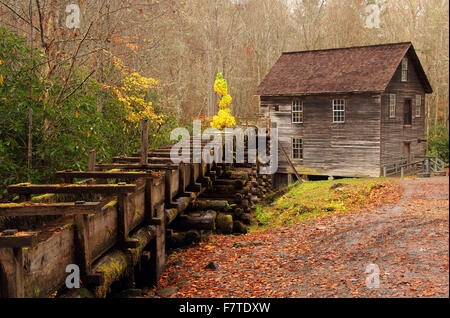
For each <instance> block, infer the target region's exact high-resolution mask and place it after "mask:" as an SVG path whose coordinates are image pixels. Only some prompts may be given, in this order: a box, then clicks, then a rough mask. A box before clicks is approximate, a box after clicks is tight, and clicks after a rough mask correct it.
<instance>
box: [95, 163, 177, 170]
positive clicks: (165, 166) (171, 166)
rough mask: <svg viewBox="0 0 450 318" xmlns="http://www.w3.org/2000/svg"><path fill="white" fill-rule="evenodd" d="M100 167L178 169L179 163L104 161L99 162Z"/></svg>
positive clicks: (98, 166)
mask: <svg viewBox="0 0 450 318" xmlns="http://www.w3.org/2000/svg"><path fill="white" fill-rule="evenodd" d="M96 167H97V168H98V169H124V170H128V169H133V170H177V169H178V165H175V164H148V165H141V164H126V163H102V164H97V165H96Z"/></svg>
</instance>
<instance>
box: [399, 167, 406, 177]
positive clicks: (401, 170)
mask: <svg viewBox="0 0 450 318" xmlns="http://www.w3.org/2000/svg"><path fill="white" fill-rule="evenodd" d="M404 174H405V173H404V168H403V166H402V167H401V168H400V176H401V177H402V178H403V176H404Z"/></svg>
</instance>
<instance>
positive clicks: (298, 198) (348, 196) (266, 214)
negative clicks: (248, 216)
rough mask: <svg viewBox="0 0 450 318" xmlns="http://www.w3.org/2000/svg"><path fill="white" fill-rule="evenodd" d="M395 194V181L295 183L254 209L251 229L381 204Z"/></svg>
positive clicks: (358, 180)
mask: <svg viewBox="0 0 450 318" xmlns="http://www.w3.org/2000/svg"><path fill="white" fill-rule="evenodd" d="M398 192H399V186H398V185H397V184H396V183H395V182H393V181H392V180H387V179H383V178H374V179H340V180H327V181H308V182H304V183H302V184H301V185H299V184H298V183H294V184H293V185H291V186H290V187H289V191H288V192H287V193H286V194H285V195H283V196H282V197H280V198H279V199H277V200H275V201H274V202H273V203H272V204H270V205H258V206H257V209H256V219H257V222H258V223H259V226H256V227H253V228H252V230H258V229H264V228H266V227H277V226H283V225H289V224H295V223H301V222H305V221H308V220H311V219H315V218H317V217H322V216H326V215H329V214H333V213H342V212H348V211H357V210H359V209H361V208H368V207H370V206H376V205H381V204H382V203H383V202H384V201H385V200H386V199H387V198H388V197H389V196H390V195H393V194H395V193H398ZM394 197H395V195H394V196H392V198H394Z"/></svg>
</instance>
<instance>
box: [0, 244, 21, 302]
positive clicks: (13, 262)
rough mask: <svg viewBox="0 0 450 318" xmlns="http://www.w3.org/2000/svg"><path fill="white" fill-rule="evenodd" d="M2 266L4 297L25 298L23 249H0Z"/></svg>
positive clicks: (0, 263)
mask: <svg viewBox="0 0 450 318" xmlns="http://www.w3.org/2000/svg"><path fill="white" fill-rule="evenodd" d="M0 266H2V272H1V273H0V274H1V275H3V276H2V277H1V278H2V279H1V282H2V284H4V285H3V286H1V289H2V293H6V295H4V294H3V295H2V296H3V297H5V298H6V297H7V298H23V297H25V288H24V260H23V250H22V247H18V248H2V249H0ZM5 285H6V286H5Z"/></svg>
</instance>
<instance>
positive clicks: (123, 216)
mask: <svg viewBox="0 0 450 318" xmlns="http://www.w3.org/2000/svg"><path fill="white" fill-rule="evenodd" d="M117 199H118V201H117V213H118V215H117V221H118V232H117V233H118V241H119V242H124V241H126V240H127V239H128V213H127V209H126V207H127V204H126V200H127V194H125V193H120V194H119V195H118V198H117Z"/></svg>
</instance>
